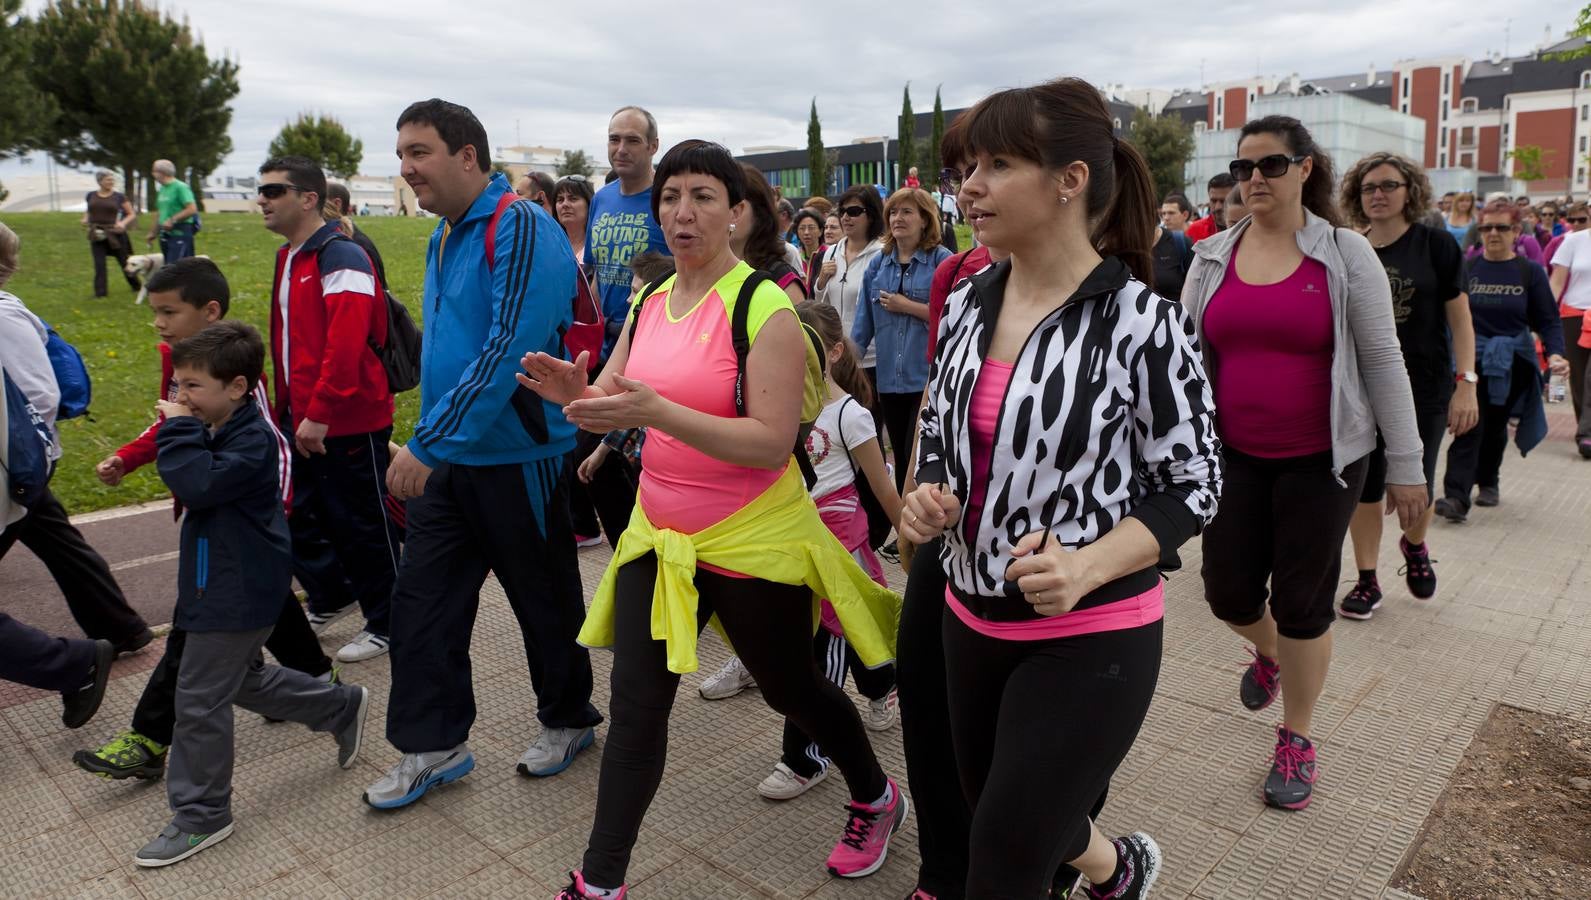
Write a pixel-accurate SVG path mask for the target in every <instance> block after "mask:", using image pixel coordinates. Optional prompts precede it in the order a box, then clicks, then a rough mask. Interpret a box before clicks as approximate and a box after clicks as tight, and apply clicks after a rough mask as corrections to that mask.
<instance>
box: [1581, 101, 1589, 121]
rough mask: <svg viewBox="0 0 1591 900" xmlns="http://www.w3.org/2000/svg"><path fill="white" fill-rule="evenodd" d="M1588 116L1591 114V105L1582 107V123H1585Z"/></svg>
mask: <svg viewBox="0 0 1591 900" xmlns="http://www.w3.org/2000/svg"><path fill="white" fill-rule="evenodd" d="M1588 114H1591V105H1587V106H1582V107H1580V121H1582V122H1584V121H1585V120H1586V116H1587V115H1588Z"/></svg>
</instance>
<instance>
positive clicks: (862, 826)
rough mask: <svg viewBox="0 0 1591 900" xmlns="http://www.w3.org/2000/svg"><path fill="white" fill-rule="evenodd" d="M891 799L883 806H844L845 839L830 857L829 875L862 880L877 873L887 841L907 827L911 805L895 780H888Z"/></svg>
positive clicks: (855, 804) (885, 850)
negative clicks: (904, 826)
mask: <svg viewBox="0 0 1591 900" xmlns="http://www.w3.org/2000/svg"><path fill="white" fill-rule="evenodd" d="M888 781H889V792H890V799H889V802H888V803H885V804H884V805H882V806H864V805H863V804H860V803H854V802H853V803H847V804H846V805H845V810H846V814H847V819H846V822H845V836H844V837H842V838H840V841H839V843H837V844H835V845H834V852H833V853H830V854H829V861H828V867H829V874H830V875H838V876H839V877H841V878H862V877H864V876H867V875H871V874H873V873H874V872H877V871H878V870H879V868H880V867H881V866H883V865H884V857H885V856H888V855H889V839H890V838H892V837H894V836H895V832H897V831H900V829H901V826H902V825H905V824H906V816H907V815H909V814H910V813H911V804H910V803H908V802H907V800H906V794H905V792H904V791H902V790H901V789H900V785H897V784H896V783H895V781H894V779H889V780H888Z"/></svg>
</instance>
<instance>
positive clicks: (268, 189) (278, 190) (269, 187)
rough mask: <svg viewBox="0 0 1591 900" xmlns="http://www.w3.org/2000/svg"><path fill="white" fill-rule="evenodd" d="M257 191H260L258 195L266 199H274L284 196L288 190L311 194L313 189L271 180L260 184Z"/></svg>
mask: <svg viewBox="0 0 1591 900" xmlns="http://www.w3.org/2000/svg"><path fill="white" fill-rule="evenodd" d="M259 191H260V196H261V197H264V198H265V199H267V200H276V199H278V198H280V197H283V196H285V195H286V194H287V192H288V191H297V192H298V193H300V194H312V193H314V191H309V190H305V189H304V188H301V187H299V186H298V185H296V184H282V183H280V182H272V183H271V184H262V185H260V188H259Z"/></svg>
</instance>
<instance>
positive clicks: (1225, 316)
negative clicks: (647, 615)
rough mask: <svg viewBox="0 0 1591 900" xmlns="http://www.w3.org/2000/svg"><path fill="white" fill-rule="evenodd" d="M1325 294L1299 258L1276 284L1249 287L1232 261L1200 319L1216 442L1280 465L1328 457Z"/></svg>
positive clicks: (1320, 275) (1312, 268)
mask: <svg viewBox="0 0 1591 900" xmlns="http://www.w3.org/2000/svg"><path fill="white" fill-rule="evenodd" d="M1335 348H1336V339H1335V338H1334V337H1333V335H1332V315H1331V293H1330V290H1329V288H1328V286H1327V284H1326V267H1325V266H1324V265H1322V264H1321V263H1320V262H1319V261H1317V260H1313V259H1310V258H1308V257H1305V258H1304V261H1303V262H1301V263H1299V265H1298V268H1297V269H1295V270H1293V274H1291V275H1289V276H1287V277H1286V278H1284V279H1282V280H1281V281H1278V282H1276V283H1275V284H1249V283H1247V282H1245V281H1244V280H1243V279H1242V278H1239V277H1238V274H1237V253H1235V252H1234V253H1233V254H1232V260H1231V261H1230V262H1228V263H1227V267H1226V278H1225V279H1223V280H1222V282H1221V286H1220V287H1219V288H1217V289H1216V292H1215V296H1213V297H1211V298H1210V303H1209V306H1208V307H1207V308H1206V309H1205V312H1204V361H1205V366H1206V367H1207V368H1208V369H1209V372H1210V384H1211V386H1212V387H1213V389H1214V392H1215V422H1216V430H1217V431H1218V432H1219V433H1220V435H1221V440H1222V441H1223V442H1225V443H1226V444H1228V445H1230V446H1231V447H1232V448H1234V449H1236V450H1238V451H1240V452H1242V453H1247V454H1249V455H1250V456H1260V457H1265V458H1268V459H1283V458H1287V457H1293V456H1308V455H1310V454H1313V453H1324V452H1325V451H1327V450H1330V449H1331V358H1332V353H1333V351H1334V350H1335Z"/></svg>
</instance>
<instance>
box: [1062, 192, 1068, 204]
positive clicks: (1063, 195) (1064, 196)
mask: <svg viewBox="0 0 1591 900" xmlns="http://www.w3.org/2000/svg"><path fill="white" fill-rule="evenodd" d="M1066 200H1067V197H1066V195H1065V194H1062V195H1061V202H1062V203H1065V202H1066Z"/></svg>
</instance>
